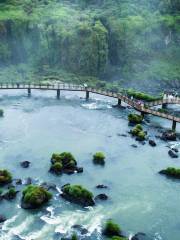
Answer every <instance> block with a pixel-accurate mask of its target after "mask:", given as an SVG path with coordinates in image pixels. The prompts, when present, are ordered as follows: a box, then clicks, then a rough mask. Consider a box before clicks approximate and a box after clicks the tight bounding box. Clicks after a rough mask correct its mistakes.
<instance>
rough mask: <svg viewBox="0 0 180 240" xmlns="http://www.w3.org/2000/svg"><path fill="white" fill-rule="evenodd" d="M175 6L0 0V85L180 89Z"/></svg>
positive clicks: (156, 0)
mask: <svg viewBox="0 0 180 240" xmlns="http://www.w3.org/2000/svg"><path fill="white" fill-rule="evenodd" d="M179 10H180V4H179V1H177V0H176V1H174V0H169V1H167V0H152V1H148V2H147V1H146V0H140V1H137V0H126V1H125V0H98V1H95V0H76V1H74V0H66V1H65V0H41V1H40V0H25V1H24V0H3V1H1V3H0V66H1V74H0V81H10V80H11V81H15V80H16V79H18V81H20V80H21V81H30V80H32V79H34V78H35V76H36V80H42V79H59V80H65V81H74V82H77V83H80V82H85V81H86V82H88V83H89V84H91V85H96V84H98V85H99V84H100V85H101V82H99V81H98V79H101V80H102V79H103V80H104V82H103V83H102V85H101V86H103V87H104V86H105V85H107V87H108V88H112V86H111V85H110V83H107V80H108V81H109V82H114V86H113V88H112V89H113V90H114V89H115V90H117V89H119V87H121V86H129V85H131V86H137V85H136V84H137V83H138V87H139V88H140V87H141V86H142V85H143V83H144V84H145V88H146V89H148V86H149V87H151V86H153V85H154V84H156V86H158V87H159V86H160V83H161V86H163V84H164V86H167V85H166V84H168V85H169V86H174V87H179V86H180V77H179V76H180V67H179V66H178V62H179V60H180V59H179V56H180V50H179V49H180V48H179V46H178V39H179V32H180V27H179V21H180V17H179Z"/></svg>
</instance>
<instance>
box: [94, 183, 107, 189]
mask: <svg viewBox="0 0 180 240" xmlns="http://www.w3.org/2000/svg"><path fill="white" fill-rule="evenodd" d="M96 188H100V189H102V188H108V186H106V185H103V184H99V185H97V186H96Z"/></svg>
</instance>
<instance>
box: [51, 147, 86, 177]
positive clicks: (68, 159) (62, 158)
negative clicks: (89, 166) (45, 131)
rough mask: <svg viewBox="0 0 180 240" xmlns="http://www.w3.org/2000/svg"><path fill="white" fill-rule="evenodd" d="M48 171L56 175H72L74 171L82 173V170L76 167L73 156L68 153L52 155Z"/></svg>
mask: <svg viewBox="0 0 180 240" xmlns="http://www.w3.org/2000/svg"><path fill="white" fill-rule="evenodd" d="M51 163H52V165H51V168H50V171H51V172H54V173H56V174H60V173H62V172H64V173H74V171H77V172H82V171H83V169H82V168H81V169H80V168H78V167H77V162H76V159H75V158H74V156H73V155H72V154H71V153H69V152H63V153H53V155H52V157H51Z"/></svg>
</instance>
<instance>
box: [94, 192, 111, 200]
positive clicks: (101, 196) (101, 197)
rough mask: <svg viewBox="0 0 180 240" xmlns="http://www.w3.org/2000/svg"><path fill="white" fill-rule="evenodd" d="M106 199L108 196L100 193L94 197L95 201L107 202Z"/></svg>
mask: <svg viewBox="0 0 180 240" xmlns="http://www.w3.org/2000/svg"><path fill="white" fill-rule="evenodd" d="M107 199H108V196H107V195H106V194H105V193H101V194H98V195H97V196H96V197H95V200H104V201H105V200H107Z"/></svg>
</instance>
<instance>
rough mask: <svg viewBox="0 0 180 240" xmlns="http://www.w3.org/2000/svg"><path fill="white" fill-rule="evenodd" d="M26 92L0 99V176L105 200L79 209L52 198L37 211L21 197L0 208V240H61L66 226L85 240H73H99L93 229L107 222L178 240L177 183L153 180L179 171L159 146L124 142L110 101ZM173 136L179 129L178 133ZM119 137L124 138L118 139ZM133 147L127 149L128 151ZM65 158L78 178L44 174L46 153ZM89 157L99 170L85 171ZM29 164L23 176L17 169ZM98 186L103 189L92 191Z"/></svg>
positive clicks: (120, 117)
mask: <svg viewBox="0 0 180 240" xmlns="http://www.w3.org/2000/svg"><path fill="white" fill-rule="evenodd" d="M61 96H62V98H61V100H56V99H55V92H40V91H33V92H32V97H31V98H27V96H26V92H24V91H12V92H11V91H4V92H2V91H1V92H0V107H1V108H3V109H4V112H5V116H4V118H2V119H0V129H1V130H0V168H7V169H9V170H10V171H11V172H12V173H13V176H14V178H22V179H25V178H27V177H32V178H33V179H34V181H35V182H36V183H40V182H44V181H47V182H51V183H55V184H56V185H57V186H58V188H60V187H61V186H62V185H63V184H65V183H76V184H82V185H84V186H85V187H87V188H88V189H89V190H91V191H92V192H93V193H94V195H97V194H99V193H106V194H107V195H108V196H109V200H108V201H106V202H98V203H97V205H96V206H95V207H91V208H86V209H82V208H81V207H79V206H77V205H73V204H70V203H68V202H66V201H65V200H63V199H61V198H60V197H59V196H58V193H57V192H54V197H53V200H52V201H51V202H50V203H49V205H47V206H45V207H44V208H42V209H41V210H39V211H27V210H23V209H21V208H20V205H19V203H20V198H21V193H19V194H18V196H17V199H16V200H15V201H13V202H7V201H3V202H0V206H1V210H0V214H5V215H6V217H7V218H8V220H7V221H6V222H5V223H4V224H2V225H1V229H0V239H2V240H16V239H26V240H41V239H43V240H51V239H53V240H54V239H55V240H56V239H60V238H61V236H69V235H70V234H71V233H72V232H73V230H72V228H71V227H72V226H73V225H74V224H82V225H83V226H84V227H85V228H87V229H88V234H87V235H86V236H84V237H82V236H81V237H80V239H91V240H95V239H103V237H102V236H101V229H102V225H103V223H104V221H105V220H106V219H108V218H113V219H115V220H116V221H117V222H118V223H119V224H120V226H121V228H122V229H123V230H124V232H125V233H126V234H127V235H128V236H132V235H133V234H135V233H137V232H145V233H147V234H149V235H150V236H152V239H156V240H179V239H180V218H179V216H180V208H179V203H180V191H179V188H180V182H179V181H173V180H170V179H167V178H165V177H164V176H161V175H159V174H158V171H159V170H161V169H163V168H166V167H167V166H176V167H180V161H179V159H175V160H174V159H171V158H170V157H169V156H168V148H167V147H166V146H167V143H165V142H162V141H161V140H159V139H156V142H157V144H158V146H157V147H156V148H152V147H150V146H149V145H148V144H146V145H141V144H138V143H136V142H135V140H134V139H132V138H131V137H130V136H129V135H128V133H127V132H128V131H129V129H130V127H129V126H128V123H127V115H128V113H129V111H130V110H120V109H115V108H112V107H111V106H112V104H115V103H116V101H115V100H112V99H110V98H104V97H102V98H100V97H99V96H96V95H91V96H92V97H93V100H90V101H89V102H86V101H85V100H84V99H81V98H80V97H84V95H83V94H77V93H68V92H65V93H62V94H61ZM149 119H150V120H151V123H148V124H146V125H145V128H146V129H147V130H148V133H149V135H150V136H151V138H155V135H157V134H159V129H160V128H161V127H164V128H168V127H170V126H171V123H170V122H169V121H166V120H162V119H159V118H156V117H149ZM178 131H180V128H179V126H178ZM123 133H125V134H127V135H128V136H127V137H122V136H119V135H118V134H123ZM134 143H136V144H138V148H137V149H134V148H133V147H131V144H134ZM62 151H70V152H72V153H73V154H74V155H75V157H76V159H77V161H78V165H79V166H83V167H84V172H83V173H82V174H74V175H70V176H69V175H62V176H58V177H57V176H54V175H52V174H50V173H49V172H48V170H49V166H50V157H51V154H52V153H53V152H62ZM96 151H103V152H105V154H106V165H105V166H104V167H99V166H94V165H93V164H92V155H93V153H94V152H96ZM24 160H28V161H31V166H30V168H29V169H22V168H21V167H20V165H19V162H21V161H24ZM98 184H105V185H108V187H109V188H108V189H103V190H98V189H96V188H95V186H96V185H98Z"/></svg>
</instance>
